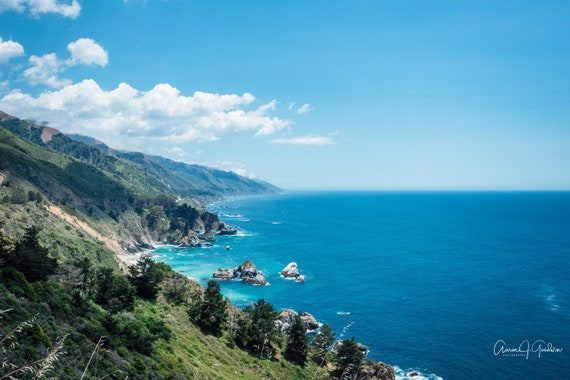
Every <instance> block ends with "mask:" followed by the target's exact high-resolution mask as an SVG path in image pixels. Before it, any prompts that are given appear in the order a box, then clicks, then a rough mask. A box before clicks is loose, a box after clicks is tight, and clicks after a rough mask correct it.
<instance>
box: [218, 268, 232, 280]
mask: <svg viewBox="0 0 570 380" xmlns="http://www.w3.org/2000/svg"><path fill="white" fill-rule="evenodd" d="M237 276H238V270H237V268H228V269H222V268H218V270H217V271H215V272H214V274H213V275H212V278H215V279H217V280H233V279H234V278H237Z"/></svg>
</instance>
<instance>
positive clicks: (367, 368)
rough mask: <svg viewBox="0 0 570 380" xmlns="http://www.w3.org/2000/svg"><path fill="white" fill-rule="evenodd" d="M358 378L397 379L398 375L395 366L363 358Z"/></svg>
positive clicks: (366, 379) (365, 379)
mask: <svg viewBox="0 0 570 380" xmlns="http://www.w3.org/2000/svg"><path fill="white" fill-rule="evenodd" d="M408 376H409V375H408ZM356 378H357V379H362V380H396V375H395V373H394V368H393V367H392V366H389V365H388V364H385V363H382V362H373V361H371V360H363V361H362V364H361V365H360V368H359V369H358V374H357V377H356Z"/></svg>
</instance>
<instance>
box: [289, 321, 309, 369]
mask: <svg viewBox="0 0 570 380" xmlns="http://www.w3.org/2000/svg"><path fill="white" fill-rule="evenodd" d="M287 337H288V340H287V347H286V348H285V359H287V360H289V361H290V362H292V363H295V364H297V365H299V366H301V367H304V366H305V362H306V361H307V351H308V341H309V338H308V337H307V330H306V329H305V324H304V323H303V320H302V319H301V316H300V315H299V314H296V315H295V316H294V317H293V323H292V324H291V327H290V328H289V331H288V333H287Z"/></svg>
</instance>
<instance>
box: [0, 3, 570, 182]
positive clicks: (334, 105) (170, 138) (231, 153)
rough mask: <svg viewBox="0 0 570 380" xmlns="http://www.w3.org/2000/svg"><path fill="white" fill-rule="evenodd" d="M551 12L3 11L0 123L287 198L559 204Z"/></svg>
mask: <svg viewBox="0 0 570 380" xmlns="http://www.w3.org/2000/svg"><path fill="white" fill-rule="evenodd" d="M568 20H570V2H568V1H566V0H561V1H555V0H544V1H534V0H532V1H531V0H517V1H512V0H505V1H481V0H478V1H471V0H466V1H456V0H432V1H426V0H402V1H394V0H371V1H365V0H351V1H347V0H343V1H340V0H309V1H307V0H287V1H267V0H243V1H233V0H225V1H224V0H200V1H198V0H146V1H143V0H128V1H127V0H96V1H95V0H92V1H87V0H66V1H63V0H0V110H2V111H4V112H6V113H8V114H11V115H14V116H17V117H20V118H23V119H26V120H34V121H35V122H37V123H40V124H45V125H49V126H51V127H54V128H57V129H59V130H61V131H62V132H64V133H78V134H82V135H87V136H92V137H95V138H97V139H99V140H101V141H103V142H105V143H106V144H107V145H109V146H111V147H113V148H116V149H122V150H128V151H140V152H144V153H148V154H158V155H161V156H165V157H168V158H171V159H174V160H177V161H183V162H187V163H197V164H202V165H207V166H212V167H215V168H218V169H223V170H232V171H234V172H236V173H238V174H242V175H245V176H248V177H252V178H257V179H262V180H266V181H269V182H271V183H273V184H274V185H277V186H279V187H282V188H284V189H291V190H295V189H367V190H376V189H377V190H401V189H403V190H570V22H569V21H568Z"/></svg>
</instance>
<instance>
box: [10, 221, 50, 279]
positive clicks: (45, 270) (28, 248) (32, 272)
mask: <svg viewBox="0 0 570 380" xmlns="http://www.w3.org/2000/svg"><path fill="white" fill-rule="evenodd" d="M38 233H39V230H38V229H37V228H36V227H30V228H28V229H27V230H26V232H25V234H24V236H23V237H22V239H20V240H19V241H17V242H16V244H15V245H14V248H13V250H11V249H9V248H10V247H9V245H8V244H7V243H6V242H3V243H2V245H3V247H2V249H1V250H2V252H1V253H2V256H3V257H2V258H3V259H4V260H5V265H6V266H13V267H14V268H16V269H17V270H18V271H20V272H22V273H23V274H24V276H26V279H27V280H28V281H29V282H35V281H43V280H46V279H47V278H48V276H49V275H51V274H54V273H55V272H56V270H57V259H56V258H55V257H50V254H49V250H48V249H47V248H44V247H42V246H41V245H40V244H39V241H38Z"/></svg>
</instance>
